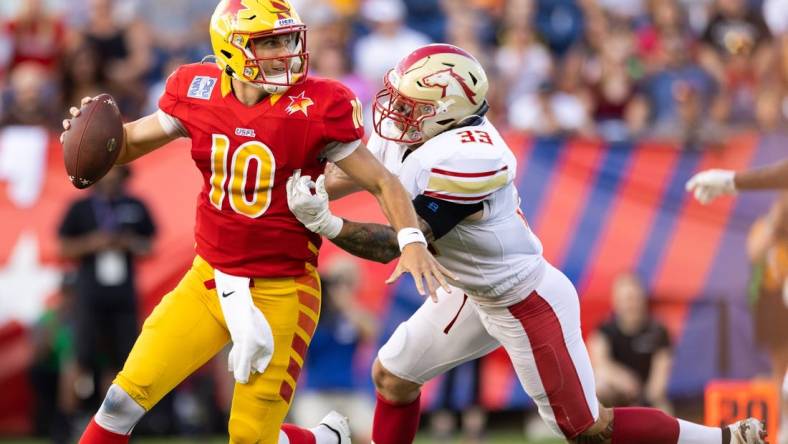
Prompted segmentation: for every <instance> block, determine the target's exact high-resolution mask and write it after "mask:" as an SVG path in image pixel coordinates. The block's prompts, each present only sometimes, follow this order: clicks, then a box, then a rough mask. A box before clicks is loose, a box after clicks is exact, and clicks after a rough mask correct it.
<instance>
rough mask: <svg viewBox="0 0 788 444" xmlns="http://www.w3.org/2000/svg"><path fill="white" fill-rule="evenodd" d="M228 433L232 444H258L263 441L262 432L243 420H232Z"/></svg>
mask: <svg viewBox="0 0 788 444" xmlns="http://www.w3.org/2000/svg"><path fill="white" fill-rule="evenodd" d="M228 431H229V433H230V443H232V444H256V443H258V442H260V439H261V436H260V430H259V429H257V428H255V427H254V426H253V425H252V424H249V423H248V422H247V421H244V420H243V419H237V418H233V419H230V424H229V425H228Z"/></svg>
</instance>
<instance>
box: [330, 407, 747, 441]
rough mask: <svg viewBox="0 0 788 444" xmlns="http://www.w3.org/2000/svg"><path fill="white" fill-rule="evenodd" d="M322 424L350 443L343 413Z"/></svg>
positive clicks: (333, 413)
mask: <svg viewBox="0 0 788 444" xmlns="http://www.w3.org/2000/svg"><path fill="white" fill-rule="evenodd" d="M320 425H322V426H325V427H326V428H328V429H329V430H331V431H332V432H334V433H336V434H337V437H338V438H339V444H350V424H349V423H348V420H347V418H346V417H345V416H343V415H342V414H341V413H339V412H336V411H334V410H332V411H330V412H328V414H327V415H326V416H325V417H323V419H321V420H320ZM753 442H754V441H753Z"/></svg>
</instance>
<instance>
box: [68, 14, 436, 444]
mask: <svg viewBox="0 0 788 444" xmlns="http://www.w3.org/2000/svg"><path fill="white" fill-rule="evenodd" d="M210 35H211V41H212V44H213V49H214V55H215V57H216V63H198V64H191V65H184V66H181V67H180V68H179V69H178V70H176V71H175V72H174V73H173V74H172V75H171V76H170V78H169V79H168V81H167V86H166V90H165V92H164V94H163V95H162V97H161V99H160V102H159V108H160V109H159V110H158V111H157V112H156V113H154V114H151V115H149V116H146V117H143V118H141V119H139V120H137V121H135V122H131V123H128V124H126V125H125V126H124V130H125V134H126V137H125V144H124V146H123V147H122V150H121V152H120V155H119V158H118V163H126V162H131V161H133V160H134V159H136V158H138V157H140V156H142V155H144V154H146V153H149V152H151V151H153V150H155V149H157V148H159V147H161V146H163V145H165V144H167V143H168V142H170V141H172V140H174V139H176V138H179V137H189V138H191V139H192V149H191V155H192V158H193V159H194V162H195V164H196V166H197V168H198V169H199V170H200V172H201V173H202V176H203V180H204V182H203V188H202V191H201V193H200V196H199V203H198V206H197V221H196V227H195V238H196V250H197V255H196V257H195V259H194V263H193V266H192V268H191V269H190V270H189V271H188V272H187V274H186V275H185V276H184V278H183V280H182V281H181V282H180V283H179V284H178V286H177V287H176V288H175V289H174V290H172V291H171V292H170V293H168V294H167V295H165V296H164V298H163V299H162V301H161V302H160V303H159V305H158V306H157V307H156V309H155V310H154V311H153V313H152V314H151V315H150V317H149V318H148V319H147V320H146V321H145V324H144V325H143V328H142V332H141V333H140V336H139V338H138V339H137V341H136V343H135V345H134V348H133V349H132V351H131V353H130V354H129V357H128V358H127V360H126V363H125V365H124V367H123V370H122V371H121V372H120V373H119V374H118V375H117V377H116V379H115V380H114V381H113V384H112V386H111V387H110V389H109V390H108V392H107V395H106V397H105V399H104V403H103V404H102V406H101V408H100V409H99V411H98V412H97V413H96V415H95V416H94V418H93V420H92V421H91V422H90V424H89V425H88V427H87V429H86V430H85V432H84V434H83V435H82V438H81V440H80V442H81V443H87V444H93V443H126V442H128V439H129V434H130V433H131V430H132V429H133V427H134V425H135V424H136V423H137V422H138V421H139V419H140V418H141V417H142V416H143V415H144V413H145V412H146V411H147V410H149V409H150V408H152V407H153V406H154V405H155V404H156V403H157V402H158V401H159V400H160V399H161V398H162V397H163V396H164V395H165V394H166V393H168V392H169V391H170V390H171V389H172V388H173V387H175V386H176V385H177V384H179V383H180V382H181V381H182V380H183V379H184V378H185V377H186V376H188V375H189V374H191V373H192V372H193V371H194V370H196V369H197V368H199V367H200V366H202V365H203V364H204V363H205V362H206V361H207V360H209V359H210V358H211V357H213V356H214V355H215V354H216V353H217V352H219V350H221V349H222V348H223V347H224V346H225V344H227V342H228V341H230V340H232V344H233V345H232V349H231V352H230V358H229V368H230V370H231V371H233V373H234V376H235V379H236V381H237V383H236V385H235V391H234V395H233V405H232V409H231V413H230V422H229V434H230V442H232V443H263V444H273V443H276V442H289V443H292V444H296V443H316V444H317V443H337V444H343V443H347V442H349V431H348V427H347V422H346V420H345V418H343V417H342V416H341V415H339V414H337V413H335V412H331V413H329V415H328V416H327V417H326V418H325V419H324V421H323V423H322V424H321V425H319V426H317V427H315V428H313V429H302V428H299V427H296V426H293V425H289V424H285V425H282V421H283V419H284V417H285V414H286V413H287V410H288V408H289V405H290V401H291V399H292V396H293V392H294V390H295V386H296V382H297V380H298V376H299V373H300V371H301V367H302V366H303V363H304V358H305V353H306V349H307V347H308V344H309V342H310V340H311V338H312V334H313V333H314V329H315V325H316V323H317V321H318V317H319V312H320V303H321V300H320V280H319V277H318V274H317V271H316V269H315V267H316V265H317V255H318V249H319V247H320V236H319V235H316V234H314V233H313V232H312V231H310V230H308V229H307V228H306V227H304V225H302V224H301V223H300V222H299V221H298V220H297V219H296V218H295V216H293V214H292V213H291V212H290V210H289V209H288V206H287V197H286V193H285V182H286V180H287V178H288V177H290V175H291V174H292V173H293V171H294V170H300V171H302V172H303V173H304V175H312V176H314V177H316V176H318V175H319V174H320V173H321V172H322V171H323V169H324V166H325V163H326V161H331V162H333V163H334V164H335V165H337V166H338V167H339V168H340V169H342V170H343V171H344V172H345V173H346V174H347V175H348V176H350V177H351V178H352V179H354V180H355V181H357V182H358V183H359V184H360V185H361V186H363V187H364V188H366V189H367V190H369V191H370V192H371V193H373V194H374V195H375V196H376V197H377V198H378V201H379V202H380V204H381V207H382V208H383V210H384V212H385V213H386V215H387V217H388V219H389V221H390V222H391V224H392V225H393V226H394V227H396V228H397V229H398V230H399V233H400V235H399V240H400V246H401V250H402V256H401V259H400V261H399V264H398V266H397V269H396V270H395V272H394V274H393V275H392V277H397V276H399V274H401V273H402V272H410V273H411V274H412V275H413V278H414V279H415V280H416V283H417V286H418V287H419V289H420V290H421V291H423V289H424V283H423V281H422V279H423V280H424V282H426V285H427V287H428V291H429V293H430V294H431V295H433V296H434V294H435V292H436V286H437V284H440V285H442V286H447V284H446V282H445V277H444V276H449V275H450V273H449V272H448V271H446V269H445V268H443V267H442V266H441V265H440V264H438V263H437V262H436V261H435V259H434V258H433V257H432V256H431V255H430V254H429V252H428V251H427V249H426V241H425V239H424V235H423V234H422V232H421V231H420V230H419V229H418V228H416V227H418V225H417V220H416V214H415V212H414V210H413V207H412V205H411V202H410V198H409V196H408V194H407V192H406V191H405V190H404V188H403V187H402V185H401V184H400V183H399V181H398V180H397V178H396V177H395V176H393V175H392V174H390V173H389V172H388V171H387V170H386V169H385V168H384V167H383V166H382V165H381V164H380V163H379V162H378V161H377V160H376V159H375V158H374V157H373V156H372V155H371V154H370V152H369V151H368V150H366V149H358V147H359V146H361V138H362V136H363V126H362V122H361V107H360V103H359V101H358V99H357V98H356V97H355V96H354V95H353V94H352V93H351V92H350V91H349V90H348V89H347V88H346V87H344V86H343V85H341V84H340V83H338V82H335V81H332V80H327V79H319V78H313V77H307V69H308V61H309V56H308V53H307V52H306V27H305V26H304V24H303V23H302V22H301V20H300V18H299V17H298V15H297V13H296V11H295V10H294V9H293V8H292V6H291V5H290V4H289V3H288V2H287V0H223V1H221V2H220V3H219V5H218V6H217V8H216V11H215V12H214V14H213V17H212V19H211V25H210ZM85 100H87V101H89V100H90V99H89V98H86V99H85ZM70 113H71V115H73V116H76V115H78V114H79V111H78V110H77V109H76V108H72V109H71V110H70ZM63 126H64V128H65V130H66V131H68V129H69V128H70V126H71V125H70V122H69V121H68V120H66V121H64V123H63ZM328 224H329V225H330V226H325V227H320V228H321V230H320V231H321V232H322V233H324V234H326V235H327V236H328V237H332V236H331V235H332V234H333V235H337V234H338V233H339V231H340V230H341V229H342V226H341V224H339V225H336V224H334V222H333V221H329V222H328ZM313 228H314V227H313ZM280 428H281V431H280Z"/></svg>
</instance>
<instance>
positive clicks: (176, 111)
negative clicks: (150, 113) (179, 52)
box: [159, 68, 188, 132]
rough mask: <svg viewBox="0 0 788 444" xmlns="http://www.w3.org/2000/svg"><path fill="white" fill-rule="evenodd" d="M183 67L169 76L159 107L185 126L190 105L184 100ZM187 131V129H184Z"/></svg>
mask: <svg viewBox="0 0 788 444" xmlns="http://www.w3.org/2000/svg"><path fill="white" fill-rule="evenodd" d="M181 74H182V68H178V69H176V70H175V71H174V72H173V73H172V74H170V76H169V77H168V78H167V84H166V85H165V87H164V93H163V94H162V95H161V97H159V109H160V110H161V111H163V112H164V113H165V114H167V115H169V116H171V117H173V118H174V119H175V121H177V122H179V123H180V125H181V126H182V127H183V122H185V121H186V120H187V117H188V116H187V112H188V107H187V106H186V103H185V102H184V101H183V100H182V95H183V94H182V93H181V78H182V77H183V76H182V75H181ZM184 132H185V130H184Z"/></svg>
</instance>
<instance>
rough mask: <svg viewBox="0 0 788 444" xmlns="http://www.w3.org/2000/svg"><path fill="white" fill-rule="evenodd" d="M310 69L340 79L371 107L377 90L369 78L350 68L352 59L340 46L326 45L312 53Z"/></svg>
mask: <svg viewBox="0 0 788 444" xmlns="http://www.w3.org/2000/svg"><path fill="white" fill-rule="evenodd" d="M310 55H311V58H310V63H311V66H310V70H312V71H313V72H315V73H316V74H317V75H319V76H322V77H328V78H331V79H335V80H339V81H340V82H342V83H343V84H344V85H345V86H347V87H348V88H350V90H351V91H353V93H355V94H356V97H358V98H359V100H361V103H362V104H364V105H365V106H364V108H369V106H367V105H369V104H370V103H371V102H372V97H373V94H374V93H375V91H373V89H372V86H371V85H370V84H369V82H367V80H366V79H365V78H363V77H361V76H360V75H358V74H356V73H355V72H354V71H352V70H351V69H350V59H349V58H348V56H347V53H346V51H344V50H343V49H342V48H341V47H339V46H324V47H323V48H322V49H321V50H320V51H317V52H315V53H314V54H310Z"/></svg>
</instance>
